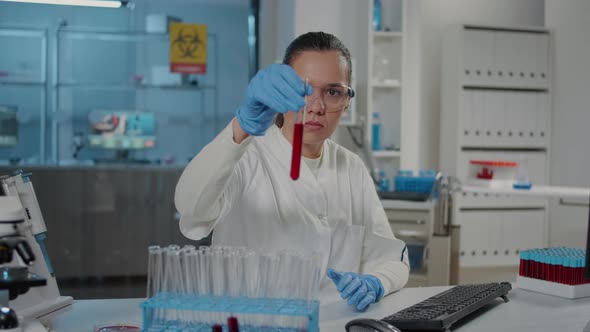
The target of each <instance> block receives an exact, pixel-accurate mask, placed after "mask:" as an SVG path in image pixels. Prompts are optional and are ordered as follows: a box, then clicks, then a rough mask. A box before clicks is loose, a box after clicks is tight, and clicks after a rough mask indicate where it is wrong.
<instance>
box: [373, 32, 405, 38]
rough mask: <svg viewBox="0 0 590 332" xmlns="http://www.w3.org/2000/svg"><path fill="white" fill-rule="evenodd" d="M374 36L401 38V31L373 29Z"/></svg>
mask: <svg viewBox="0 0 590 332" xmlns="http://www.w3.org/2000/svg"><path fill="white" fill-rule="evenodd" d="M373 37H375V38H402V37H403V33H402V32H399V31H373Z"/></svg>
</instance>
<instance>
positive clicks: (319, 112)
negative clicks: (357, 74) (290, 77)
mask: <svg viewBox="0 0 590 332" xmlns="http://www.w3.org/2000/svg"><path fill="white" fill-rule="evenodd" d="M291 66H292V67H293V69H295V72H297V74H298V75H299V77H301V79H303V80H304V81H305V80H306V79H307V80H308V82H309V84H311V86H312V87H313V93H312V95H311V96H307V114H306V115H305V126H304V129H303V143H304V144H320V143H322V142H323V141H324V140H325V139H327V138H329V137H330V136H331V135H332V133H334V131H335V130H336V128H337V127H338V122H339V121H340V117H341V116H342V113H343V112H345V111H346V109H347V108H348V103H345V104H344V105H342V106H339V107H330V106H328V105H326V103H325V98H324V96H322V93H323V92H324V91H326V90H325V88H327V87H330V86H335V85H342V84H344V85H349V84H350V82H348V80H347V75H346V73H347V70H348V68H347V64H346V61H345V59H344V58H343V57H342V56H341V55H340V53H339V52H338V51H304V52H301V53H300V54H298V55H297V56H296V57H295V58H294V60H293V62H292V63H291ZM302 115H303V109H301V110H300V112H299V113H298V118H297V120H298V121H301V116H302ZM294 124H295V113H294V112H287V113H285V121H284V124H283V129H284V130H285V131H286V132H287V133H288V134H290V133H292V131H293V125H294Z"/></svg>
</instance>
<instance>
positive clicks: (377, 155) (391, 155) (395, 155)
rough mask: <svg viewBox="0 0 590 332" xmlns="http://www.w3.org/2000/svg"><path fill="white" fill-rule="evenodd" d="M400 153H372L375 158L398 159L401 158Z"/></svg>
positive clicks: (385, 151)
mask: <svg viewBox="0 0 590 332" xmlns="http://www.w3.org/2000/svg"><path fill="white" fill-rule="evenodd" d="M401 155H402V153H401V151H394V150H384V151H373V156H374V157H375V158H399V157H401Z"/></svg>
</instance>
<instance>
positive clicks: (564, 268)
mask: <svg viewBox="0 0 590 332" xmlns="http://www.w3.org/2000/svg"><path fill="white" fill-rule="evenodd" d="M585 262H586V260H585V252H584V250H582V249H575V248H563V247H560V248H545V249H531V250H525V251H521V252H520V266H519V275H518V278H517V281H516V283H517V285H518V288H520V289H525V290H530V291H534V292H537V293H543V294H549V295H554V296H559V297H563V298H568V299H577V298H582V297H590V279H586V278H585V277H584V268H585Z"/></svg>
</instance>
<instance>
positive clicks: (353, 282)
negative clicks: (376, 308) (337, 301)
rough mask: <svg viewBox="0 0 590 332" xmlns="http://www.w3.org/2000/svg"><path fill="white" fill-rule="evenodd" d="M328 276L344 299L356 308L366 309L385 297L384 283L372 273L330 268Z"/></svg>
mask: <svg viewBox="0 0 590 332" xmlns="http://www.w3.org/2000/svg"><path fill="white" fill-rule="evenodd" d="M327 274H328V277H330V279H332V281H333V282H334V284H335V285H336V289H338V291H339V292H340V295H341V296H342V298H343V299H345V300H347V302H348V304H350V305H353V306H354V307H355V308H356V310H358V311H364V310H366V309H367V308H368V307H369V305H371V304H372V303H375V302H377V301H379V300H380V299H381V298H382V297H383V285H382V284H381V281H380V280H379V278H377V277H375V276H373V275H370V274H358V273H354V272H345V273H342V272H337V271H336V270H334V269H332V268H329V269H328V273H327Z"/></svg>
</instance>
